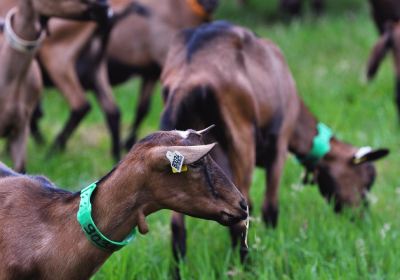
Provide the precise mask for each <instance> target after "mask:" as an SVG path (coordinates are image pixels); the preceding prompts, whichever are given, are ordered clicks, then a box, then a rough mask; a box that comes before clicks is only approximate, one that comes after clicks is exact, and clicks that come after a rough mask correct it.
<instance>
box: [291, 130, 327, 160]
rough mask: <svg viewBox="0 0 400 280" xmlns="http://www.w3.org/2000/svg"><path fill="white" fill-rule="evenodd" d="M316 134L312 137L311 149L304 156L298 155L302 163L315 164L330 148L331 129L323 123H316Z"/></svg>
mask: <svg viewBox="0 0 400 280" xmlns="http://www.w3.org/2000/svg"><path fill="white" fill-rule="evenodd" d="M317 132H318V133H317V135H316V136H315V137H314V139H313V146H312V148H311V151H310V152H309V153H308V155H306V156H305V157H298V160H299V161H300V162H301V163H302V164H307V165H310V164H311V165H316V164H317V163H318V161H319V160H320V159H322V158H323V157H324V156H325V155H326V154H327V153H329V151H330V150H331V144H330V140H331V138H332V136H333V133H332V130H331V129H330V128H329V127H328V126H326V125H325V124H323V123H318V124H317Z"/></svg>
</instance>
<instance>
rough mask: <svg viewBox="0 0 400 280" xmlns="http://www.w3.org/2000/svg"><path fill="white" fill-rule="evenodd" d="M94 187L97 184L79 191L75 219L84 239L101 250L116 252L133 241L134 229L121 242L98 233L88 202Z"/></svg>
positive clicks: (90, 205)
mask: <svg viewBox="0 0 400 280" xmlns="http://www.w3.org/2000/svg"><path fill="white" fill-rule="evenodd" d="M96 187H97V182H96V183H93V184H91V185H90V186H87V187H86V188H84V189H83V190H82V191H81V202H80V204H79V210H78V213H77V215H76V217H77V219H78V222H79V224H80V225H81V228H82V230H83V232H84V233H85V235H86V237H87V238H88V239H89V240H90V241H91V242H92V243H93V244H94V245H96V246H97V247H99V248H100V249H103V250H109V251H117V250H119V249H121V248H122V247H124V246H125V245H126V244H128V243H129V242H130V241H131V240H133V239H134V237H135V235H136V229H135V228H134V229H133V230H132V232H131V233H130V234H129V236H128V237H127V238H125V239H124V240H123V241H121V242H117V241H112V240H110V239H108V238H107V237H105V236H104V235H103V234H102V233H101V232H100V230H99V229H98V228H97V227H96V224H95V223H94V221H93V219H92V204H91V202H90V197H91V196H92V193H93V191H94V190H95V189H96Z"/></svg>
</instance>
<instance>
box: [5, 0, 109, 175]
mask: <svg viewBox="0 0 400 280" xmlns="http://www.w3.org/2000/svg"><path fill="white" fill-rule="evenodd" d="M7 3H8V2H7ZM7 3H2V6H1V7H0V9H1V11H0V14H5V13H7V12H8V14H7V18H6V23H5V28H4V33H5V35H4V39H3V41H4V42H2V43H0V44H1V49H0V61H1V65H2V67H1V69H0V136H1V137H5V138H6V139H7V141H8V147H9V151H10V153H11V157H12V160H13V163H14V168H15V169H16V170H18V171H24V169H25V161H26V143H27V138H28V135H29V120H30V116H31V114H32V111H33V109H34V108H35V106H36V104H37V102H38V99H39V95H40V92H41V88H42V82H41V76H40V71H39V68H38V66H37V64H36V63H35V62H33V63H32V61H33V57H34V55H35V53H36V51H37V49H38V47H39V46H40V43H41V41H42V39H43V36H44V33H43V30H42V27H40V26H41V25H42V23H43V21H44V20H43V19H44V18H48V17H51V16H58V17H65V18H77V19H90V18H93V17H94V16H96V17H98V16H101V17H104V14H105V11H106V9H105V8H106V6H105V5H104V4H105V2H104V1H103V0H101V1H100V0H99V1H83V0H74V1H65V0H64V1H62V0H59V1H54V0H51V1H50V0H30V1H22V0H21V1H18V6H17V8H15V9H13V10H9V8H10V7H7ZM22 38H23V39H22Z"/></svg>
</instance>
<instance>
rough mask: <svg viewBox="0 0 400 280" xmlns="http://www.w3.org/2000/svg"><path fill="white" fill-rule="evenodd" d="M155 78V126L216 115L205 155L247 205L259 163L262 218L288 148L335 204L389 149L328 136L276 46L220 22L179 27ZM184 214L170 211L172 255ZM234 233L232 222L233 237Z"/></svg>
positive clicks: (358, 188) (352, 200) (361, 191)
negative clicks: (159, 93)
mask: <svg viewBox="0 0 400 280" xmlns="http://www.w3.org/2000/svg"><path fill="white" fill-rule="evenodd" d="M161 80H162V84H163V88H164V89H163V96H164V101H165V108H164V112H163V114H162V119H161V128H162V129H167V130H169V129H171V128H177V129H182V128H185V127H191V126H193V127H195V128H200V127H204V126H207V125H209V124H210V123H215V124H216V126H217V127H218V129H216V130H214V131H212V132H210V133H209V134H208V135H207V136H208V138H207V139H208V140H212V141H216V142H218V143H219V146H218V147H216V149H214V150H213V152H212V154H211V155H212V157H213V158H214V160H215V161H216V162H217V163H218V164H219V165H220V166H221V167H222V169H223V170H224V171H225V174H227V175H228V176H229V177H230V178H232V180H233V182H234V183H235V185H236V186H237V187H238V188H239V190H240V191H241V192H242V194H243V195H244V196H245V197H246V198H247V201H248V203H249V205H250V206H251V203H250V198H249V188H250V184H251V180H252V174H253V170H254V168H255V166H256V165H257V166H259V167H262V168H265V170H266V175H267V180H266V185H267V191H266V196H265V200H264V203H263V207H262V214H263V219H264V221H265V222H266V224H268V225H272V226H276V225H277V222H278V189H279V185H280V180H281V174H282V169H283V166H284V163H285V159H286V156H287V153H288V151H290V152H291V153H293V154H294V155H296V156H297V158H298V159H299V160H300V162H301V163H302V164H303V166H304V167H305V169H306V171H307V173H309V174H312V175H313V181H315V182H317V183H318V185H319V189H320V192H321V194H322V195H323V196H324V197H325V198H326V199H327V200H328V201H332V202H333V203H334V204H335V211H340V210H341V209H342V207H343V206H344V205H348V206H357V205H360V204H361V202H362V200H363V199H364V198H365V195H366V193H367V191H368V190H369V189H370V188H371V186H372V183H373V181H374V178H375V169H374V166H373V165H372V164H371V163H370V161H372V160H376V159H378V158H381V157H383V156H385V155H386V154H387V153H388V151H387V150H377V151H372V150H370V149H368V148H363V149H358V148H356V147H353V146H351V145H349V144H345V143H343V142H341V141H339V140H338V139H337V138H336V137H333V136H332V135H331V132H330V130H329V128H327V127H326V126H324V125H322V124H319V123H318V121H317V120H316V118H315V117H314V116H313V115H312V114H311V113H310V112H309V110H308V109H307V107H306V106H305V105H304V103H303V101H302V100H301V99H300V97H299V96H298V95H297V90H296V85H295V81H294V80H293V77H292V75H291V73H290V70H289V68H288V66H287V64H286V62H285V59H284V57H283V55H282V53H281V51H280V50H279V49H278V48H277V47H276V46H275V45H274V44H273V43H272V42H270V41H268V40H264V39H261V38H258V37H256V36H255V35H254V34H253V33H251V32H250V31H249V30H247V29H245V28H242V27H239V26H234V25H231V24H230V23H227V22H215V23H212V24H208V25H202V26H200V27H199V28H197V29H189V30H186V31H183V32H181V33H180V35H179V36H177V38H176V39H175V40H174V42H173V43H172V44H171V48H170V51H169V54H168V58H167V61H166V63H165V66H164V70H163V73H162V76H161ZM183 218H184V217H183V215H182V214H178V213H174V214H173V218H172V228H173V229H174V230H173V249H174V255H175V256H184V255H185V251H186V243H185V239H184V237H185V227H184V219H183ZM239 233H240V230H238V229H237V228H236V227H235V226H232V227H231V236H232V241H233V245H236V243H237V240H238V234H239ZM244 252H245V251H244ZM242 257H243V256H242Z"/></svg>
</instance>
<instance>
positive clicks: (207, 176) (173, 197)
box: [127, 130, 248, 231]
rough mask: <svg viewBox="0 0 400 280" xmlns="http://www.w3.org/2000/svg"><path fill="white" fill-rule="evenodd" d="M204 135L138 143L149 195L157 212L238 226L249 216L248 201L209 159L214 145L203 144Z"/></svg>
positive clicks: (173, 134)
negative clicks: (171, 212)
mask: <svg viewBox="0 0 400 280" xmlns="http://www.w3.org/2000/svg"><path fill="white" fill-rule="evenodd" d="M205 132H206V130H205V131H194V130H187V131H178V130H175V131H165V132H158V133H155V134H152V135H150V136H148V137H146V138H144V139H143V140H141V141H140V142H139V143H137V144H136V145H135V146H134V147H133V148H132V149H133V151H135V150H138V149H139V150H142V151H143V154H144V155H143V160H141V161H140V162H141V163H142V164H143V165H144V168H143V170H144V173H145V174H143V178H144V180H145V182H144V185H145V187H146V191H147V192H148V193H150V194H151V196H152V198H153V200H154V201H155V202H156V204H157V206H156V208H165V209H171V210H174V211H177V212H181V213H184V214H188V215H190V216H194V217H198V218H203V219H210V220H215V221H217V222H219V223H221V224H223V225H231V224H235V223H238V222H240V221H242V220H245V219H246V218H247V216H248V212H247V203H246V200H245V199H244V197H243V196H242V194H241V193H240V192H239V190H238V189H237V188H236V187H235V185H234V184H233V183H232V182H231V181H230V180H229V179H228V178H227V176H226V175H225V174H224V172H223V171H222V170H221V168H220V167H219V166H218V165H217V164H216V163H215V162H214V160H213V159H212V158H211V156H210V155H209V153H210V152H211V150H212V149H213V148H214V146H215V143H213V144H208V145H205V144H204V143H203V140H202V135H203V134H204V133H205ZM135 154H137V153H136V152H135ZM180 155H181V156H183V158H181V159H180V158H179V157H180ZM174 156H176V158H174ZM128 157H129V155H128V156H127V158H128ZM127 160H128V161H129V158H128V159H127ZM173 166H174V168H173ZM139 228H140V224H139ZM141 231H142V230H141Z"/></svg>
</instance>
